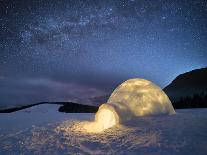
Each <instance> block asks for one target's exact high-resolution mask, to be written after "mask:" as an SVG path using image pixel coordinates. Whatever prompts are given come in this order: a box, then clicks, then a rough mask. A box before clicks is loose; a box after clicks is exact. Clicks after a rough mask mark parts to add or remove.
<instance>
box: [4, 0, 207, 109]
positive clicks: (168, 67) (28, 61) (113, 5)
mask: <svg viewBox="0 0 207 155" xmlns="http://www.w3.org/2000/svg"><path fill="white" fill-rule="evenodd" d="M206 21H207V1H206V0H24V1H23V0H0V100H1V101H0V102H1V103H0V107H1V106H5V105H14V104H25V103H35V102H39V101H73V102H79V103H85V104H90V103H91V98H93V97H96V96H102V95H105V94H109V93H111V92H112V90H113V89H114V88H115V87H116V86H117V85H118V84H120V83H121V82H123V81H124V80H127V79H129V78H135V77H140V78H146V79H148V80H151V81H153V82H155V83H156V84H158V85H159V86H161V87H164V86H166V85H167V84H169V83H170V82H171V81H172V80H173V79H174V78H175V77H176V76H177V75H179V74H180V73H183V72H186V71H190V70H192V69H196V68H201V67H205V66H207V22H206Z"/></svg>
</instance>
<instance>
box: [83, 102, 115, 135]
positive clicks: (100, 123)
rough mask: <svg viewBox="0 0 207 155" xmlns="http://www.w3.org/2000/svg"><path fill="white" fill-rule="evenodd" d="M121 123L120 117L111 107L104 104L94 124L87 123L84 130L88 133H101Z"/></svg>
mask: <svg viewBox="0 0 207 155" xmlns="http://www.w3.org/2000/svg"><path fill="white" fill-rule="evenodd" d="M118 123H119V117H118V115H117V113H116V111H114V109H113V108H112V107H111V106H110V105H106V104H102V105H101V106H100V107H99V110H98V112H97V113H96V116H95V121H94V122H86V123H85V124H84V129H85V130H86V131H88V132H101V131H103V130H105V129H108V128H111V127H113V126H114V125H116V124H118Z"/></svg>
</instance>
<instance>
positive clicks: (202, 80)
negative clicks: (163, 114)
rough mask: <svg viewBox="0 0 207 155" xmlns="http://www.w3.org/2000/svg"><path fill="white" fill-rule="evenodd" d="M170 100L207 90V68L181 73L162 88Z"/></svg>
mask: <svg viewBox="0 0 207 155" xmlns="http://www.w3.org/2000/svg"><path fill="white" fill-rule="evenodd" d="M163 90H164V91H165V92H166V94H167V95H168V96H169V97H170V99H171V100H172V101H178V100H179V99H180V98H181V97H182V98H183V97H187V96H188V97H192V96H194V95H198V94H201V93H206V92H207V68H201V69H196V70H193V71H190V72H187V73H183V74H181V75H179V76H177V77H176V78H175V80H173V81H172V83H170V84H169V85H168V86H167V87H165V88H164V89H163Z"/></svg>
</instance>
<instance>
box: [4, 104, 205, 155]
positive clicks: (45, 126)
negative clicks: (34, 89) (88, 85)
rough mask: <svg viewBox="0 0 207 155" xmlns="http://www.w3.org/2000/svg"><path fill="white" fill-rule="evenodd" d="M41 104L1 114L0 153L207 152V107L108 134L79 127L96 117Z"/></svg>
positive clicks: (131, 123)
mask: <svg viewBox="0 0 207 155" xmlns="http://www.w3.org/2000/svg"><path fill="white" fill-rule="evenodd" d="M58 107H59V106H58V105H47V104H45V105H39V106H34V107H31V108H28V109H25V110H21V111H17V112H14V113H9V114H0V154H1V155H3V154H50V155H51V154H150V155H151V154H163V155H168V154H184V155H186V154H188V155H189V154H192V155H195V154H203V155H206V154H207V109H185V110H177V111H176V112H177V114H176V115H172V116H151V117H139V118H136V119H133V120H131V121H129V122H127V123H125V124H124V125H119V126H116V127H113V128H111V129H108V130H105V131H104V132H101V133H97V134H94V133H93V134H92V133H86V132H84V130H82V129H81V121H90V120H93V118H94V114H78V113H76V114H67V113H59V112H58Z"/></svg>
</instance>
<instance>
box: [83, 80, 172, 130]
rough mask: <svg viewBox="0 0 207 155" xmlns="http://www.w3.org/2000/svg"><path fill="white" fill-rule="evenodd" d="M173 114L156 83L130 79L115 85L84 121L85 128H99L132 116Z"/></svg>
mask: <svg viewBox="0 0 207 155" xmlns="http://www.w3.org/2000/svg"><path fill="white" fill-rule="evenodd" d="M160 114H175V110H174V108H173V106H172V104H171V101H170V100H169V98H168V96H167V95H166V94H165V93H164V92H163V91H162V89H161V88H160V87H158V86H157V85H155V84H153V83H152V82H150V81H148V80H145V79H130V80H127V81H126V82H124V83H122V84H121V85H119V86H118V87H117V88H116V89H115V90H114V92H113V93H112V94H111V96H110V98H109V99H108V102H107V104H102V105H101V106H100V107H99V110H98V112H97V113H96V116H95V121H94V122H90V123H89V122H87V123H85V124H84V126H83V127H84V129H85V130H86V131H88V132H101V131H104V130H105V129H108V128H111V127H113V126H115V125H116V124H118V123H123V122H126V121H128V120H130V119H132V118H133V117H137V116H146V115H160Z"/></svg>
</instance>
